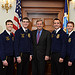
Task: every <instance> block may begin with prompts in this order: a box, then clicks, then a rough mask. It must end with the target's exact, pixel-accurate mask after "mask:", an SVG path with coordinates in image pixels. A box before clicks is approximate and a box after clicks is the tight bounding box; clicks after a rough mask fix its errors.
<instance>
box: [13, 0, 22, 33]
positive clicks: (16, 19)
mask: <svg viewBox="0 0 75 75" xmlns="http://www.w3.org/2000/svg"><path fill="white" fill-rule="evenodd" d="M21 21H22V13H21V0H16V9H15V15H14V21H13V33H15V31H16V30H17V29H19V28H20V27H21Z"/></svg>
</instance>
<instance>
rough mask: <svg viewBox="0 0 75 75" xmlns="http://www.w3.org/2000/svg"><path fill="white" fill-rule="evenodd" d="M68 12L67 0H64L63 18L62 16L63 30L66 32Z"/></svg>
mask: <svg viewBox="0 0 75 75" xmlns="http://www.w3.org/2000/svg"><path fill="white" fill-rule="evenodd" d="M68 14H69V12H68V0H65V8H64V18H63V30H64V31H65V32H67V33H68V30H67V29H66V27H67V23H68V19H69V15H68Z"/></svg>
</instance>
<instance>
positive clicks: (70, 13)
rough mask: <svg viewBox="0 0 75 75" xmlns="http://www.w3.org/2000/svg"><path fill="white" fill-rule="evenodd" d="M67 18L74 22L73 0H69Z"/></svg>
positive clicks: (74, 4)
mask: <svg viewBox="0 0 75 75" xmlns="http://www.w3.org/2000/svg"><path fill="white" fill-rule="evenodd" d="M69 20H70V21H73V22H74V23H75V2H73V1H70V5H69ZM74 31H75V28H74Z"/></svg>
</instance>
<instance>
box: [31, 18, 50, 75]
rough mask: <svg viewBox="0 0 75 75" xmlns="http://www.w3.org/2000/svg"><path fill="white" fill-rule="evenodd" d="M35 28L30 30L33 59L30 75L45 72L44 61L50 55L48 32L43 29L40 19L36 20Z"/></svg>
mask: <svg viewBox="0 0 75 75" xmlns="http://www.w3.org/2000/svg"><path fill="white" fill-rule="evenodd" d="M36 26H37V30H34V31H33V32H32V39H33V59H32V75H38V74H39V75H44V74H45V61H47V60H49V55H50V45H51V44H50V43H51V38H50V32H49V31H47V30H44V29H43V22H42V20H41V19H40V20H37V21H36Z"/></svg>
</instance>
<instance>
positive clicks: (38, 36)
mask: <svg viewBox="0 0 75 75" xmlns="http://www.w3.org/2000/svg"><path fill="white" fill-rule="evenodd" d="M39 38H40V31H39V32H38V35H37V44H38V42H39Z"/></svg>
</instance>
